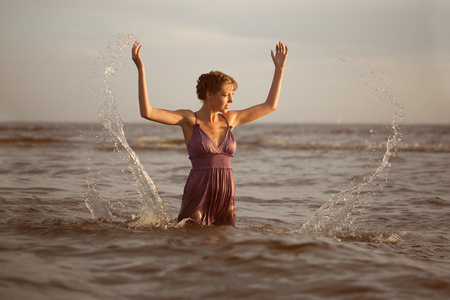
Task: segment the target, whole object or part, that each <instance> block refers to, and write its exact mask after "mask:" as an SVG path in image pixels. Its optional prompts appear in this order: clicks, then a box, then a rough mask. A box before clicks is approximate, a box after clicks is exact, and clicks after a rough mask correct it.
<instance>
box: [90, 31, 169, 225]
mask: <svg viewBox="0 0 450 300" xmlns="http://www.w3.org/2000/svg"><path fill="white" fill-rule="evenodd" d="M135 41H136V38H135V37H134V36H133V35H131V34H130V35H120V34H119V35H111V40H110V41H109V42H108V43H107V46H106V48H105V50H104V51H102V52H101V53H100V56H99V57H97V59H96V61H95V62H94V67H93V69H92V73H91V84H90V88H91V92H92V93H93V94H94V95H95V97H96V100H97V115H98V118H99V121H100V123H101V124H102V125H103V128H104V131H103V132H102V133H100V134H99V135H98V136H97V140H98V141H97V143H98V144H100V146H98V147H97V148H98V149H102V148H103V149H104V148H108V147H111V146H112V148H113V153H114V154H116V155H115V156H116V157H117V156H119V158H120V159H121V160H122V161H123V162H125V163H127V164H128V170H125V168H122V167H123V166H120V163H119V162H118V160H115V159H113V157H112V155H113V154H111V153H108V154H109V156H108V157H107V158H106V159H105V158H104V159H103V160H104V161H105V160H106V161H112V164H111V165H110V167H109V168H110V170H107V171H106V172H105V171H103V170H106V168H107V167H106V166H105V165H104V164H103V165H101V167H100V168H103V169H101V170H100V171H97V172H95V171H93V169H94V167H95V166H94V165H95V164H94V163H92V167H91V168H90V170H89V171H90V173H89V176H88V179H87V184H88V187H87V189H86V191H85V202H86V206H87V208H88V209H89V211H90V212H91V214H92V217H93V218H94V219H96V220H103V221H108V222H113V221H120V220H123V221H125V222H128V221H130V219H131V220H134V219H137V220H140V221H139V224H141V225H150V226H156V227H160V226H166V225H167V224H169V223H170V221H171V217H170V215H169V214H168V212H167V210H166V207H165V206H164V203H163V201H162V200H161V198H160V197H159V194H158V191H157V189H156V186H155V184H154V182H153V180H152V179H151V178H150V176H149V175H148V173H147V172H146V171H145V169H144V168H143V166H142V164H141V162H140V160H139V158H138V156H137V155H136V153H135V152H134V151H133V149H132V148H131V147H130V145H129V144H128V142H127V139H126V137H125V133H124V130H123V126H124V124H123V121H122V119H121V117H120V114H119V112H118V111H117V105H116V101H115V97H114V93H113V91H112V84H111V77H112V76H113V75H114V74H115V73H116V72H117V70H119V68H120V67H121V66H122V56H123V54H124V51H125V49H126V48H127V47H128V46H129V45H131V44H133V43H134V42H135ZM105 145H106V147H105ZM90 160H91V161H93V159H92V157H90ZM97 165H99V164H97ZM114 169H115V171H116V174H115V175H114V176H113V175H111V170H114ZM129 173H131V175H132V177H133V179H134V183H133V186H134V187H135V191H136V192H137V193H138V194H139V199H138V201H137V203H136V201H133V200H135V199H132V197H129V196H128V195H131V194H132V192H133V191H129V189H130V186H129V185H127V184H125V185H124V187H122V190H121V191H120V193H119V194H118V193H117V191H116V190H115V189H114V187H117V186H118V185H119V186H120V185H121V184H122V182H123V180H124V178H125V177H126V176H129V175H130V174H129ZM101 186H107V187H108V188H109V189H111V190H112V192H111V194H112V195H111V196H110V197H108V198H103V197H102V196H101V195H100V192H99V191H98V187H101ZM127 190H128V191H127Z"/></svg>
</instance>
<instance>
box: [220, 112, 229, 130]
mask: <svg viewBox="0 0 450 300" xmlns="http://www.w3.org/2000/svg"><path fill="white" fill-rule="evenodd" d="M219 116H221V117H222V118H223V119H224V120H225V122H227V126H228V127H230V124H228V120H227V118H225V117H224V116H223V115H222V114H219Z"/></svg>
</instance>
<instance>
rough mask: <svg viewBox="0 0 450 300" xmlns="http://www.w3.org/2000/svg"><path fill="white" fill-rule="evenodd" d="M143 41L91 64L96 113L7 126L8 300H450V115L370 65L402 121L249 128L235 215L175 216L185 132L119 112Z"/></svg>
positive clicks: (0, 155) (241, 148)
mask: <svg viewBox="0 0 450 300" xmlns="http://www.w3.org/2000/svg"><path fill="white" fill-rule="evenodd" d="M134 41H135V38H134V37H133V36H132V35H127V36H124V35H118V36H115V37H112V40H111V41H110V42H109V44H108V45H107V46H106V47H105V50H104V51H102V52H101V54H100V55H99V57H98V59H97V60H96V61H95V62H94V66H93V68H92V73H91V81H90V82H89V83H88V84H87V85H86V86H89V88H90V89H91V92H92V98H93V101H94V102H96V106H97V115H98V122H96V123H94V124H70V123H0V299H33V300H40V299H45V300H47V299H77V300H79V299H83V300H84V299H87V300H89V299H226V300H228V299H258V300H259V299H271V300H272V299H306V300H308V299H345V300H347V299H450V246H449V245H450V231H449V228H450V125H447V126H438V125H435V126H431V125H427V126H424V125H403V124H402V122H401V120H402V114H403V112H402V108H401V105H400V104H399V103H398V101H397V100H398V96H395V95H390V94H389V92H387V91H388V89H384V88H383V89H381V88H380V87H381V86H380V85H379V84H378V82H368V79H366V78H367V76H364V78H365V79H364V80H366V85H365V86H366V87H368V88H369V89H372V91H373V92H374V93H375V94H377V96H378V97H379V100H380V101H379V102H380V103H379V107H381V109H382V110H384V111H383V112H381V111H379V113H382V114H385V115H387V116H388V117H389V116H392V117H391V122H388V124H334V125H326V124H322V125H321V124H264V123H253V124H248V125H244V126H238V127H236V128H235V129H234V131H233V132H234V135H235V137H236V139H237V144H238V146H237V152H236V153H235V157H234V158H233V160H232V167H233V173H234V178H235V182H236V213H237V225H236V227H230V226H221V227H217V226H216V227H213V226H211V227H199V226H193V225H189V224H185V222H183V221H182V222H180V223H178V222H177V221H176V219H177V215H178V211H179V208H180V204H181V198H182V193H183V188H184V184H185V181H186V179H187V175H188V173H189V170H190V167H191V166H190V161H189V159H188V155H187V151H186V147H185V145H184V142H183V138H182V133H181V130H180V129H179V128H177V127H170V126H163V125H158V124H153V123H150V122H148V123H139V124H124V123H123V122H122V119H121V117H120V114H119V112H118V111H117V108H116V99H115V97H114V91H113V90H112V87H113V84H112V81H111V80H112V75H114V73H116V72H117V71H118V70H119V69H120V66H121V65H122V63H121V61H122V55H123V53H124V50H125V49H126V48H127V47H128V46H129V45H130V44H132V43H133V42H134ZM357 71H358V70H357ZM370 80H372V79H370ZM117 101H121V99H117Z"/></svg>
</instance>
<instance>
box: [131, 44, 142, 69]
mask: <svg viewBox="0 0 450 300" xmlns="http://www.w3.org/2000/svg"><path fill="white" fill-rule="evenodd" d="M141 48H142V45H141V44H140V43H139V42H138V41H136V42H135V43H134V45H133V48H132V49H131V58H132V59H133V61H134V63H135V64H136V67H137V68H138V69H142V68H143V67H144V62H143V61H142V59H141V55H140V52H141Z"/></svg>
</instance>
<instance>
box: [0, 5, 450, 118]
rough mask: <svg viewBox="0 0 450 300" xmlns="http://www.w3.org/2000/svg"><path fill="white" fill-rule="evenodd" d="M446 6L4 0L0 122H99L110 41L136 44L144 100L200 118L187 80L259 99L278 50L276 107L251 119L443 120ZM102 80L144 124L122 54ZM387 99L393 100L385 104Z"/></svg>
mask: <svg viewBox="0 0 450 300" xmlns="http://www.w3.org/2000/svg"><path fill="white" fill-rule="evenodd" d="M449 16H450V1H447V0H442V1H440V0H436V1H433V0H395V1H392V0H377V1H361V0H340V1H335V0H328V1H325V0H304V1H303V0H292V1H287V0H277V1H273V0H272V1H266V0H227V1H216V0H189V1H185V0H164V1H163V0H161V1H152V0H132V1H131V0H129V1H125V0H123V1H118V0H39V1H37V0H36V1H31V0H28V1H25V0H1V2H0V47H1V56H0V122H47V121H48V122H96V121H97V115H96V100H97V99H96V97H95V95H93V94H92V93H90V91H89V90H90V87H91V86H98V85H101V84H102V83H101V80H100V81H99V80H98V79H97V81H96V79H94V78H92V76H91V74H92V70H93V67H94V66H95V64H96V63H97V64H98V57H99V56H100V52H101V51H104V50H105V47H107V45H108V43H111V42H114V39H115V38H116V36H117V35H118V34H125V35H127V34H133V35H134V36H135V37H136V38H137V39H138V40H139V41H140V42H141V44H142V45H143V48H142V51H141V56H142V58H143V60H144V62H145V65H146V72H147V84H148V89H149V95H150V102H151V104H152V105H153V106H154V107H157V108H165V109H180V108H185V109H191V110H194V111H195V110H197V109H199V108H200V106H201V103H200V101H199V100H198V99H197V98H196V94H195V85H196V80H197V78H198V76H199V75H200V74H202V73H206V72H209V71H211V70H220V71H222V72H225V73H227V74H229V75H231V76H233V77H234V78H235V79H236V81H237V82H238V84H239V88H238V90H237V91H236V92H235V95H234V101H235V102H234V103H233V105H232V108H231V109H243V108H246V107H249V106H251V105H255V104H258V103H261V102H263V101H265V99H266V97H267V93H268V91H269V88H270V84H271V81H272V75H273V70H274V66H273V63H272V60H271V57H270V49H275V44H276V43H277V42H278V41H282V42H283V43H285V44H286V45H287V46H288V47H289V54H288V58H287V62H286V67H285V74H284V80H283V87H282V92H281V97H280V102H279V105H278V109H277V111H276V112H274V113H272V114H270V115H268V116H267V117H264V118H263V119H261V120H260V122H294V123H344V124H345V123H366V122H371V123H374V122H375V123H382V122H390V121H392V119H393V115H394V113H395V111H396V109H399V110H400V116H401V118H402V122H403V123H406V124H450V38H449V35H448V29H449V28H450V18H449ZM120 59H121V60H122V61H123V65H122V67H121V68H120V69H119V70H118V71H117V72H116V73H115V75H114V76H113V78H112V79H111V80H112V83H113V93H114V95H115V101H116V102H117V107H118V111H119V113H120V115H121V117H122V119H123V121H124V122H125V123H127V122H128V123H135V122H141V121H143V120H142V118H140V116H139V106H138V100H137V71H136V68H135V66H134V64H133V62H132V60H131V49H129V48H127V49H126V50H125V53H124V55H123V57H121V58H120ZM395 103H398V104H395Z"/></svg>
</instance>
